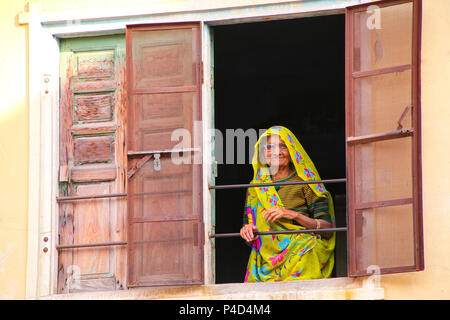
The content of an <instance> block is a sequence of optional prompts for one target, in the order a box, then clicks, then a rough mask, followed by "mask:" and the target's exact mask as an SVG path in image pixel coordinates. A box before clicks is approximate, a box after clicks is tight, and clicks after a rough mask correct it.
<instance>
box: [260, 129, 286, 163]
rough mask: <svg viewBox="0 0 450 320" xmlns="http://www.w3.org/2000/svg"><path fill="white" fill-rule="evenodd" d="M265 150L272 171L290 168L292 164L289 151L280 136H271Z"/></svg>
mask: <svg viewBox="0 0 450 320" xmlns="http://www.w3.org/2000/svg"><path fill="white" fill-rule="evenodd" d="M263 148H264V156H265V158H266V161H267V164H268V166H269V167H270V169H271V170H272V171H273V170H276V171H277V170H278V169H281V168H285V167H288V166H289V163H290V162H291V157H290V155H289V150H288V148H287V146H286V144H285V143H284V141H283V140H281V138H280V136H278V135H271V136H269V137H268V138H267V143H266V144H265V145H264V147H263Z"/></svg>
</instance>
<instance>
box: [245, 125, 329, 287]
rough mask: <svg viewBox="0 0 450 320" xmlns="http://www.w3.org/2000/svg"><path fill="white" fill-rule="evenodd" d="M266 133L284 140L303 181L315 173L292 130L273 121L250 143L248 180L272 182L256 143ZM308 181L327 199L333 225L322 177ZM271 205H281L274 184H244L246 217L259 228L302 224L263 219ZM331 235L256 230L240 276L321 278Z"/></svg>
mask: <svg viewBox="0 0 450 320" xmlns="http://www.w3.org/2000/svg"><path fill="white" fill-rule="evenodd" d="M271 135H278V136H279V137H280V138H281V140H283V142H284V143H285V144H286V146H287V148H288V150H289V154H290V157H291V161H292V163H293V165H294V168H295V172H296V173H297V175H298V177H299V178H301V179H302V180H304V181H315V180H320V179H321V178H320V176H319V173H318V172H317V169H316V167H315V166H314V164H313V162H312V161H311V159H310V158H309V156H308V154H307V153H306V151H305V150H304V149H303V147H302V145H301V144H300V142H299V141H298V140H297V138H296V137H295V136H294V134H293V133H292V132H291V131H290V130H289V129H287V128H285V127H282V126H273V127H270V128H269V129H268V130H267V131H266V132H264V133H263V134H262V135H261V137H260V138H259V139H258V141H257V143H256V144H255V153H254V155H253V160H252V165H253V170H254V173H253V179H252V181H251V182H250V183H251V184H260V183H271V182H272V178H271V175H270V170H269V167H268V166H267V165H266V164H265V161H263V159H262V157H261V150H262V148H261V147H262V146H263V145H264V144H265V142H266V141H267V138H268V137H269V136H271ZM309 186H310V188H311V189H312V190H313V191H314V193H315V194H316V195H317V196H318V197H323V198H326V199H327V200H328V209H329V210H328V213H329V214H330V216H331V219H332V225H333V227H334V226H335V219H334V207H333V201H332V197H331V195H330V193H329V192H328V191H327V190H326V189H325V187H324V186H323V184H322V183H312V184H310V185H309ZM273 207H281V208H284V207H285V206H284V204H283V203H282V200H281V199H280V197H279V196H278V193H277V191H276V189H275V187H274V186H268V187H267V186H263V187H251V188H248V191H247V202H246V212H247V215H248V221H249V223H252V224H253V225H255V226H256V227H257V228H258V230H259V231H278V230H293V229H305V227H303V226H299V225H297V224H293V223H291V222H290V221H287V219H280V220H277V221H274V222H267V221H265V220H264V217H263V214H264V211H265V210H267V209H269V208H273ZM335 238H336V235H335V233H333V236H332V237H331V238H330V239H324V238H322V237H321V236H320V235H317V234H315V233H298V234H283V235H276V236H274V235H260V236H258V238H257V240H255V241H254V242H253V247H252V251H251V253H250V257H249V261H248V265H247V272H246V276H245V282H260V281H282V280H297V279H317V278H327V277H329V276H330V275H331V272H332V270H333V266H334V247H335Z"/></svg>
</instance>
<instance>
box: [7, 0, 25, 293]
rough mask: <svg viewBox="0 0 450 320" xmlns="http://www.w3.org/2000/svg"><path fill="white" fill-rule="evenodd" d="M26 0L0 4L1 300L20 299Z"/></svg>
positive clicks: (22, 258)
mask: <svg viewBox="0 0 450 320" xmlns="http://www.w3.org/2000/svg"><path fill="white" fill-rule="evenodd" d="M25 3H26V1H25V0H9V1H2V2H1V4H0V29H1V30H2V41H1V42H0V52H1V55H0V70H1V74H2V76H1V77H0V97H1V101H0V299H20V298H24V297H25V273H26V272H25V270H26V258H27V201H28V192H27V191H28V107H27V90H26V83H27V82H26V79H27V50H26V44H27V42H26V33H27V29H26V28H25V27H23V26H19V25H18V24H17V22H16V15H17V13H18V12H20V11H21V10H23V8H24V5H25Z"/></svg>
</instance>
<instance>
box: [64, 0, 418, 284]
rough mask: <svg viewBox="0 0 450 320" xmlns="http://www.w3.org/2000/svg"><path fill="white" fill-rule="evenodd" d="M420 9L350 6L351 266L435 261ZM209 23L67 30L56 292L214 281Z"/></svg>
mask: <svg viewBox="0 0 450 320" xmlns="http://www.w3.org/2000/svg"><path fill="white" fill-rule="evenodd" d="M420 14H421V1H419V0H409V1H407V0H396V1H390V0H389V1H379V2H371V3H369V4H365V5H357V6H353V7H349V8H347V10H346V15H345V21H346V27H345V32H344V31H343V32H342V34H343V35H345V40H344V39H343V37H342V41H343V42H344V43H342V44H341V46H342V47H344V44H345V57H344V53H343V56H342V59H341V60H343V61H341V62H340V64H342V67H343V70H345V75H344V72H342V73H343V74H342V76H343V77H342V80H343V81H342V83H340V84H338V85H337V86H336V87H335V88H334V89H336V90H338V89H339V90H340V95H341V96H342V102H344V100H345V103H342V105H344V104H345V110H342V111H343V112H342V115H343V116H342V119H341V120H338V122H339V121H340V124H341V127H342V129H344V125H345V133H344V130H342V145H343V146H342V154H344V149H345V154H346V168H342V170H340V171H339V172H338V171H336V172H338V173H337V174H338V175H340V174H341V173H343V172H344V171H345V172H346V179H347V187H346V190H341V189H339V187H335V188H336V190H337V191H336V193H339V194H341V195H342V194H343V193H344V192H346V197H347V201H346V202H347V205H346V207H347V208H346V215H347V216H346V220H347V221H343V222H347V228H348V229H347V243H346V244H345V245H344V247H345V246H346V248H347V255H348V257H345V259H346V260H347V258H348V273H347V268H345V270H346V271H345V272H346V273H347V274H348V275H349V276H360V275H365V274H368V268H369V267H370V266H371V265H375V266H378V267H380V271H381V273H391V272H405V271H414V270H422V269H423V268H424V261H423V240H422V199H421V147H420V134H421V133H420V28H421V24H420V23H421V20H420V19H421V17H420ZM336 17H337V22H336V23H337V24H339V23H341V22H342V27H343V15H337V16H336ZM319 18H320V17H319ZM302 19H305V18H302ZM302 19H297V20H298V21H300V20H302ZM305 21H306V20H305ZM300 22H301V21H300ZM255 27H256V24H255ZM237 28H238V27H237ZM256 28H257V27H256ZM201 30H202V24H201V23H199V22H193V23H172V24H148V25H132V26H128V27H127V30H126V36H124V35H111V36H102V37H86V38H74V39H65V40H62V41H61V69H60V75H61V101H60V146H59V154H60V170H59V177H58V178H59V197H58V199H57V200H58V204H59V207H58V208H59V209H58V210H59V219H58V223H59V230H58V234H59V243H58V245H57V249H58V252H59V255H58V292H60V293H67V292H74V291H89V290H117V289H123V288H126V287H135V286H156V285H180V284H185V285H187V284H201V283H204V269H205V266H209V265H210V262H209V261H204V245H205V244H206V245H210V241H211V240H210V239H204V237H203V235H204V233H205V230H204V229H205V227H204V223H203V214H204V213H203V206H202V204H203V202H202V197H203V194H204V193H205V192H209V191H210V190H204V188H205V187H204V185H206V184H204V183H203V181H202V179H204V177H203V172H202V170H203V169H202V164H201V163H200V161H198V157H200V156H201V155H202V134H203V133H202V132H201V127H199V126H196V122H198V121H201V120H202V101H201V97H202V96H201V86H202V81H203V79H202V77H203V65H202V45H205V44H202V43H201ZM125 47H126V50H125ZM125 51H126V54H125ZM344 62H345V65H344ZM209 67H210V66H205V68H209ZM344 67H345V69H344ZM325 78H326V77H324V79H325ZM344 81H345V88H344V86H343V83H344ZM266 90H270V86H269V87H267V88H266ZM294 91H295V90H294ZM206 105H207V104H206ZM344 116H345V119H344ZM270 124H271V123H270ZM265 126H266V125H265V124H264V125H261V126H260V127H261V128H262V127H265ZM341 127H339V128H341ZM337 128H338V126H336V129H337ZM180 129H181V131H179V132H178V131H177V132H178V133H180V134H179V135H177V134H175V135H174V134H173V133H174V131H176V130H180ZM258 129H259V126H258ZM339 130H340V129H339ZM339 130H338V131H339ZM339 132H341V131H339ZM174 138H175V139H174ZM177 139H178V140H177ZM306 149H307V150H308V148H306ZM172 155H178V156H179V157H180V158H179V159H180V163H181V164H179V165H176V164H174V163H173V162H172V161H171V158H172ZM311 157H312V158H313V161H314V156H312V155H311ZM196 159H197V160H196ZM318 169H319V172H321V175H322V177H324V178H328V179H330V178H339V177H338V176H333V175H331V176H327V174H326V173H324V172H322V171H321V170H320V166H319V168H318ZM344 169H346V170H344ZM230 182H231V181H230ZM231 183H233V182H231ZM243 190H244V189H242V191H243ZM341 191H342V192H341ZM216 192H224V191H216ZM243 193H244V191H243ZM343 207H344V205H342V211H343V213H345V212H344V211H345V210H344V208H343ZM235 218H236V219H238V220H239V222H240V221H241V214H240V212H239V213H238V214H236V215H235ZM344 220H345V219H344ZM235 231H236V232H237V231H238V230H235ZM223 241H225V240H223ZM344 242H345V240H344ZM341 248H342V247H341Z"/></svg>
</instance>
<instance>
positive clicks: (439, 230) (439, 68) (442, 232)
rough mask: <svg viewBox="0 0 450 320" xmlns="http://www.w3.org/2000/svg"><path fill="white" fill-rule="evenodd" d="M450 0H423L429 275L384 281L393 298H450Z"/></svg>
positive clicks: (407, 275)
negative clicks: (449, 256) (449, 255)
mask: <svg viewBox="0 0 450 320" xmlns="http://www.w3.org/2000/svg"><path fill="white" fill-rule="evenodd" d="M449 16H450V1H448V0H424V1H423V18H422V19H423V30H422V149H423V150H422V162H423V163H422V168H423V170H422V174H423V224H424V244H425V271H423V272H415V273H405V274H399V275H395V276H394V275H390V276H384V277H383V279H382V285H383V286H384V287H385V288H386V291H385V293H386V298H387V299H399V298H400V299H407V298H408V299H409V298H411V299H450V259H449V258H448V254H449V253H450V233H449V230H450V216H449V213H450V196H449V191H448V190H450V148H449V139H450V125H449V121H450V105H449V101H450V41H448V39H449V36H450V19H449V18H448V17H449Z"/></svg>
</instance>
